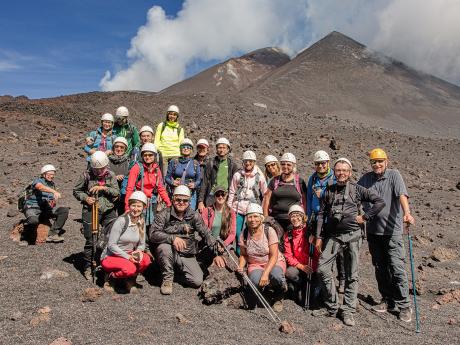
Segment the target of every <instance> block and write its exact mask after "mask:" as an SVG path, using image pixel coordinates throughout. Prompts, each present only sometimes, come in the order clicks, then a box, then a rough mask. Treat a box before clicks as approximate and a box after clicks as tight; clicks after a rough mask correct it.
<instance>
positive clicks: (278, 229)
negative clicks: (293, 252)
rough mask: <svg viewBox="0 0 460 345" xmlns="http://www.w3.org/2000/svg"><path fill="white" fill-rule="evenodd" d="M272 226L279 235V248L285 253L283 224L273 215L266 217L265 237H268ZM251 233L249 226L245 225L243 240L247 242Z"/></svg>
mask: <svg viewBox="0 0 460 345" xmlns="http://www.w3.org/2000/svg"><path fill="white" fill-rule="evenodd" d="M270 228H273V229H274V230H275V231H276V235H277V236H278V248H279V250H280V251H281V253H284V230H283V228H282V227H281V225H279V224H278V222H277V221H276V220H275V219H274V218H273V217H266V218H265V219H264V233H265V237H266V238H267V239H268V231H269V229H270ZM248 235H249V230H248V228H247V226H245V227H244V230H243V240H244V243H246V242H247V240H248Z"/></svg>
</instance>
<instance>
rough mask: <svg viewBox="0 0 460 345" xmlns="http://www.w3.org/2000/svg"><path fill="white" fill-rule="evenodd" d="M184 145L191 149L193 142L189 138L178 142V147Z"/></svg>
mask: <svg viewBox="0 0 460 345" xmlns="http://www.w3.org/2000/svg"><path fill="white" fill-rule="evenodd" d="M184 145H189V146H191V147H193V141H192V140H191V139H189V138H185V139H184V140H182V141H181V142H180V146H184Z"/></svg>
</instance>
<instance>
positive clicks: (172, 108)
mask: <svg viewBox="0 0 460 345" xmlns="http://www.w3.org/2000/svg"><path fill="white" fill-rule="evenodd" d="M169 112H174V113H176V114H177V115H179V107H178V106H177V105H170V106H169V107H168V113H169Z"/></svg>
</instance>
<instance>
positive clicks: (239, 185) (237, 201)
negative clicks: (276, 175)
mask: <svg viewBox="0 0 460 345" xmlns="http://www.w3.org/2000/svg"><path fill="white" fill-rule="evenodd" d="M257 173H258V174H259V187H258V189H259V190H260V192H261V194H262V196H263V195H264V194H265V192H266V191H267V180H266V179H265V175H264V173H263V172H262V171H261V170H260V169H259V167H258V166H257V165H256V166H254V169H252V171H250V172H246V171H244V169H241V170H239V171H237V172H236V173H235V174H234V175H233V178H232V183H231V185H230V188H229V192H228V201H227V204H228V206H229V207H230V208H231V209H232V210H233V211H235V212H237V213H239V214H246V210H247V208H248V206H249V204H250V203H251V202H254V201H253V200H254V199H255V197H254V188H253V187H254V183H255V182H256V174H257ZM242 176H243V178H242ZM258 203H259V204H260V203H261V202H260V200H258Z"/></svg>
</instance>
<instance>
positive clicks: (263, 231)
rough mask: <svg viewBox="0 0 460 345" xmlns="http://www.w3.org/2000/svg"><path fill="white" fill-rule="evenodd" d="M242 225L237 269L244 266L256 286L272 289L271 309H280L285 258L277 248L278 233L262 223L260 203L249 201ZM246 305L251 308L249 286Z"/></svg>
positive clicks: (254, 303) (252, 299)
mask: <svg viewBox="0 0 460 345" xmlns="http://www.w3.org/2000/svg"><path fill="white" fill-rule="evenodd" d="M246 217H247V218H246V225H247V227H246V229H245V230H244V231H243V233H242V234H241V236H240V239H239V243H240V248H241V254H240V258H239V267H238V270H239V271H240V272H242V271H243V270H244V268H245V267H246V264H247V266H248V275H249V279H251V281H252V282H253V283H254V285H256V286H258V287H259V289H263V288H265V287H268V288H269V290H271V292H272V298H273V302H274V304H273V310H275V311H276V312H280V311H282V310H283V303H282V299H283V295H284V292H286V290H287V285H286V280H285V277H284V272H285V271H286V262H285V260H284V256H283V254H282V253H281V252H280V251H279V249H278V235H277V234H276V231H275V229H273V228H271V227H269V226H268V225H267V224H264V223H263V220H264V216H263V211H262V207H261V206H260V205H258V204H249V206H248V208H247V213H246ZM247 292H248V293H247V297H248V298H247V302H248V307H249V308H254V307H255V306H256V303H257V299H256V296H255V294H254V293H253V292H252V290H249V289H248V290H247Z"/></svg>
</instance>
